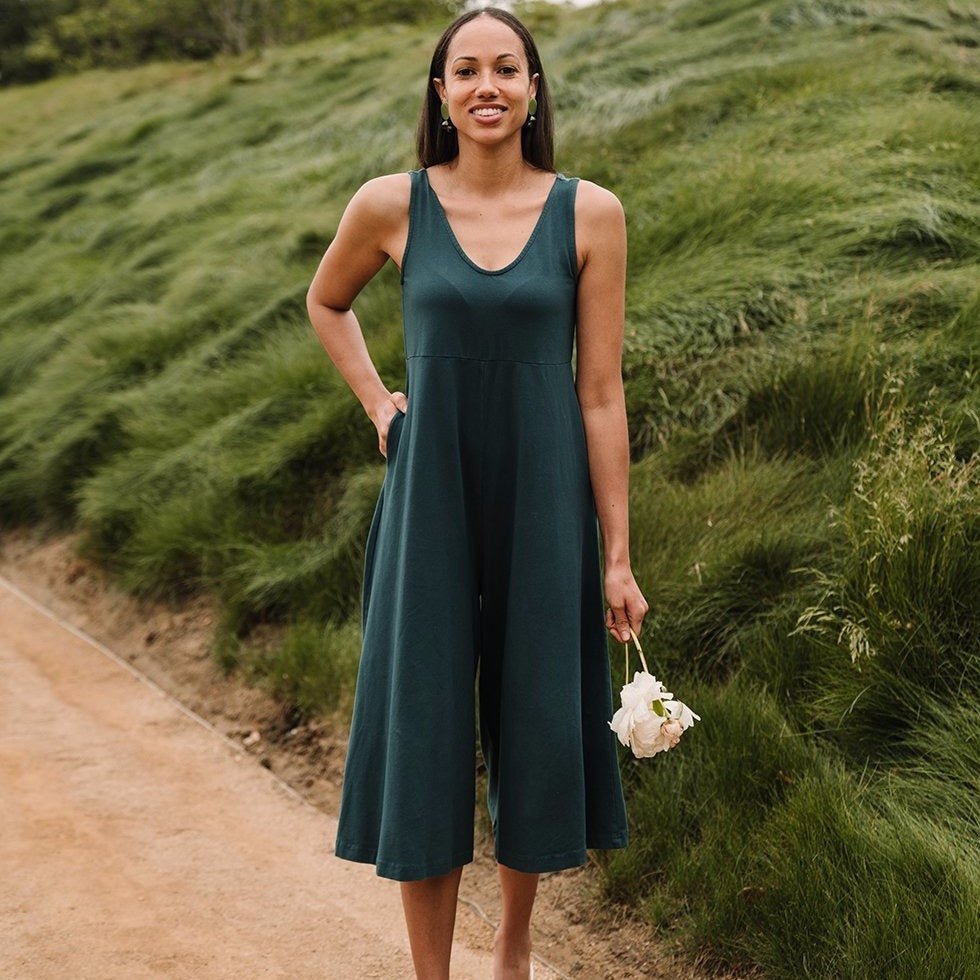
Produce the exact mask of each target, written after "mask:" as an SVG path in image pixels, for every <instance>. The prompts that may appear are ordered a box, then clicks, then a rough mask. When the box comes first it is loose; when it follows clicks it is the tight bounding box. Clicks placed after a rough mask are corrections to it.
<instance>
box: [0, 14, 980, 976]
mask: <svg viewBox="0 0 980 980" xmlns="http://www.w3.org/2000/svg"><path fill="white" fill-rule="evenodd" d="M184 2H185V0H179V2H177V0H175V5H174V7H173V11H172V14H173V16H172V17H171V19H170V21H169V22H168V24H167V25H165V26H166V27H167V28H168V29H169V28H171V27H172V28H173V29H174V30H175V31H176V33H177V34H178V35H179V37H178V41H180V42H183V41H187V42H188V43H189V42H190V40H191V39H194V43H195V44H203V45H204V49H203V50H202V51H197V49H195V50H194V51H191V50H182V49H181V50H178V49H177V48H172V49H170V53H171V54H172V55H177V56H179V57H182V58H183V57H185V56H188V55H190V56H191V58H192V59H193V58H197V59H200V56H201V55H202V54H204V53H207V54H210V53H211V52H213V51H220V50H221V49H222V45H223V44H224V43H225V42H223V41H221V40H220V39H216V37H215V36H214V35H210V36H209V35H207V33H206V29H207V21H206V19H205V20H204V21H202V22H201V23H202V24H203V25H204V26H203V28H202V31H203V33H202V31H199V32H198V33H197V34H192V33H187V32H182V31H180V30H178V29H177V28H178V26H179V24H180V23H181V20H180V16H179V15H180V11H182V10H186V9H189V7H186V6H182V4H184ZM436 6H437V5H433V6H429V5H425V4H423V5H414V6H413V11H412V12H411V13H410V12H408V11H407V10H405V11H402V14H404V16H403V17H402V19H401V20H400V21H399V22H392V23H384V24H383V25H382V26H380V27H357V26H356V24H361V23H363V21H364V19H368V20H370V19H372V18H374V17H377V18H378V19H383V18H384V17H385V16H386V14H387V13H388V12H390V11H391V10H393V9H394V8H393V7H390V6H388V5H385V6H382V5H381V4H380V0H379V2H378V3H376V4H375V3H365V4H355V5H353V6H351V5H345V6H344V7H343V9H342V10H341V8H340V6H339V5H335V4H333V3H332V2H330V0H323V2H320V3H313V4H308V5H303V7H302V9H301V7H300V5H298V4H297V5H293V4H283V5H279V6H278V7H277V11H278V12H277V17H279V20H278V21H277V28H276V29H277V30H279V31H282V32H283V33H281V34H280V35H277V36H278V38H279V39H280V40H284V39H288V38H290V37H298V36H303V37H309V38H310V39H309V40H305V41H303V42H302V43H298V44H296V45H293V46H289V47H278V48H277V47H266V48H265V49H264V51H263V54H262V57H261V58H257V57H252V56H250V55H246V56H237V55H234V54H229V55H227V56H226V57H223V58H218V59H216V60H215V61H214V62H212V63H207V62H205V61H203V60H183V61H181V62H179V63H176V64H174V63H170V64H167V63H163V62H155V63H152V64H146V65H143V66H142V67H140V68H137V69H132V70H117V71H114V72H104V71H85V72H81V73H79V74H77V75H75V76H74V77H73V78H72V79H71V81H70V84H69V83H68V80H60V79H52V80H50V81H49V82H46V83H45V84H44V85H36V86H30V87H27V86H21V87H16V86H8V87H7V88H6V89H5V90H3V91H2V92H0V112H2V114H3V117H4V120H5V125H6V131H5V136H4V140H5V142H4V143H3V145H2V147H0V204H2V207H3V213H4V222H3V225H2V226H0V258H2V261H3V266H4V275H3V277H0V521H2V522H3V523H4V524H16V523H20V522H37V523H42V524H46V525H48V526H50V527H58V526H61V527H72V528H76V529H78V530H79V531H81V535H82V542H83V545H82V547H83V549H84V550H85V552H86V553H87V554H89V555H90V556H92V557H93V558H95V559H97V560H99V561H101V562H103V563H104V564H105V565H107V566H108V567H110V568H111V569H112V570H113V571H114V572H115V573H116V574H117V576H118V579H119V582H120V583H121V584H122V585H124V586H125V587H127V588H129V589H131V590H133V591H134V592H137V593H142V594H149V595H159V596H164V597H171V598H179V597H180V596H182V595H184V594H185V593H187V592H190V591H193V590H196V589H207V590H209V591H210V592H212V593H213V594H214V595H215V596H216V597H217V598H218V600H219V602H220V605H221V609H222V620H221V623H220V628H219V630H218V631H217V634H216V636H215V644H214V655H215V657H216V658H217V659H218V661H219V662H220V663H222V664H223V665H224V666H225V667H227V668H228V669H236V670H240V671H242V672H243V674H244V675H245V676H247V677H250V678H252V679H254V680H255V681H256V682H257V683H262V684H266V685H268V687H269V690H271V691H272V692H273V693H274V695H275V696H276V697H278V698H280V699H281V700H282V702H283V705H284V710H285V711H286V712H287V713H288V714H290V716H293V715H295V716H301V715H314V714H319V713H337V714H338V715H340V716H344V715H345V714H346V713H348V712H349V710H350V706H351V698H352V692H353V689H354V681H355V676H356V670H357V657H358V651H359V636H360V624H359V598H360V585H361V582H360V576H361V572H362V568H363V558H364V555H363V546H364V541H365V536H366V531H367V527H368V523H369V521H370V518H371V514H372V511H373V507H374V504H375V501H376V499H377V492H378V488H379V486H380V482H381V480H382V478H383V472H384V462H383V458H382V457H381V455H380V453H379V451H378V445H377V439H376V433H375V431H374V428H373V426H372V425H371V423H370V421H369V420H368V419H367V418H366V417H365V414H364V412H363V410H362V409H361V406H360V405H359V404H358V403H357V402H356V400H355V399H354V398H353V397H352V395H351V392H350V389H349V387H348V386H347V385H346V383H345V382H344V380H343V378H342V377H341V376H340V374H339V372H337V371H336V370H335V369H334V367H333V366H332V365H331V363H330V361H329V358H327V357H326V355H325V353H324V351H323V349H322V347H321V345H320V343H319V342H318V340H317V338H316V336H315V335H314V334H313V332H312V330H311V329H310V324H309V321H308V319H307V313H306V310H305V291H306V288H307V286H308V284H309V282H310V280H311V278H312V276H313V273H314V271H315V268H316V264H317V262H318V261H319V257H320V256H321V255H322V253H323V250H324V249H325V248H326V246H327V243H328V242H329V241H330V240H331V237H332V235H333V234H334V232H335V230H336V228H337V223H338V221H339V220H340V216H341V214H342V211H343V208H344V206H345V205H346V203H347V201H348V200H349V198H350V195H351V194H352V193H353V192H354V190H355V189H356V188H357V186H358V185H359V183H361V182H362V181H364V180H367V179H369V178H370V177H373V176H376V175H378V174H380V173H385V172H394V171H400V170H405V169H407V168H408V167H409V166H412V165H414V163H415V161H414V156H413V143H412V136H413V130H414V124H415V119H416V116H417V112H418V108H419V102H420V99H421V95H422V92H423V88H424V86H425V84H426V78H425V74H426V69H427V65H428V59H429V56H430V53H431V47H432V44H433V43H434V41H435V37H436V35H437V33H438V29H439V28H441V26H442V24H443V23H444V22H445V20H447V19H448V14H445V15H444V11H443V10H442V8H441V7H440V8H439V9H438V10H437V9H436ZM2 9H3V10H6V9H8V8H7V7H3V8H2ZM110 9H111V10H112V11H114V12H115V13H116V14H117V15H118V16H115V20H114V21H113V22H112V23H110V22H109V21H107V20H106V18H105V16H104V15H105V12H106V11H107V10H110ZM161 9H166V8H161V7H160V6H159V5H143V6H142V7H139V9H137V7H136V6H133V5H132V4H131V3H130V2H129V0H111V2H108V0H107V2H105V3H92V4H73V3H68V2H65V3H64V4H56V3H54V2H52V3H51V4H50V5H48V6H42V5H40V4H38V5H35V6H33V7H32V10H33V14H32V16H33V15H34V14H36V15H37V19H36V21H35V22H33V23H32V24H31V25H25V24H24V23H23V22H20V23H19V26H18V24H16V23H12V24H11V25H10V26H9V30H7V25H4V30H7V33H5V34H3V35H0V36H2V37H3V38H4V42H3V43H4V50H3V59H4V61H3V64H4V72H5V75H4V77H5V79H9V76H8V75H7V67H6V66H7V65H8V64H9V58H10V56H11V51H12V50H13V48H14V47H16V44H19V43H20V41H18V42H16V44H15V43H14V42H11V41H10V40H9V39H10V38H14V39H15V40H16V38H17V37H19V38H20V39H21V41H23V40H24V38H25V37H27V36H28V35H29V37H30V38H31V39H34V40H33V41H31V43H34V41H36V39H37V38H38V37H40V34H39V33H38V32H39V31H41V29H42V28H43V29H44V30H46V31H48V32H49V35H50V37H52V38H54V37H55V34H54V33H53V32H54V30H55V26H54V25H56V24H60V25H61V27H60V29H61V30H62V32H63V35H64V37H65V38H69V37H72V38H75V41H73V42H72V43H76V42H77V47H76V48H75V49H73V50H75V51H76V54H75V55H73V56H72V57H74V58H76V60H75V62H74V64H75V65H76V66H81V65H84V64H92V63H94V61H93V60H92V59H93V58H103V59H107V60H111V59H113V58H116V59H121V60H117V61H116V62H115V63H116V64H125V63H127V62H126V60H125V59H126V58H128V57H136V58H137V59H138V60H143V59H146V58H149V57H150V56H151V55H156V54H159V53H161V49H158V48H155V47H154V46H153V45H155V44H157V43H160V44H162V43H163V40H162V39H163V38H164V37H165V32H157V31H156V28H154V27H153V24H154V18H158V19H159V18H160V17H161V16H163V15H162V13H161ZM255 9H256V10H257V11H259V10H262V9H264V10H266V12H268V11H269V10H270V9H271V8H269V7H266V8H262V7H261V6H260V5H259V6H256V7H255ZM523 9H524V10H525V12H526V14H527V17H528V19H529V21H530V22H531V23H532V24H533V25H534V27H535V29H536V31H537V36H538V41H539V45H540V48H541V51H542V55H543V58H544V61H545V64H546V66H547V70H548V72H549V75H550V80H551V83H552V87H553V90H554V95H555V100H556V106H557V129H558V134H559V165H560V167H561V169H562V170H563V172H565V173H568V174H575V175H579V176H582V177H584V178H586V179H591V180H594V181H597V182H599V183H601V184H603V185H604V186H606V187H608V188H610V189H611V190H613V191H614V192H615V193H616V194H617V195H618V196H619V197H620V199H621V200H622V201H623V203H624V206H625V210H626V214H627V219H628V225H629V234H630V264H629V270H628V276H629V278H628V289H627V322H626V330H625V338H624V358H623V360H624V364H623V373H624V379H625V387H626V396H627V409H628V416H629V421H630V446H631V452H632V466H631V500H630V513H631V519H630V536H631V557H632V560H633V569H634V572H635V574H636V577H637V580H638V582H639V583H640V586H641V588H642V589H643V590H644V593H645V595H646V596H647V598H648V600H649V601H650V603H651V607H652V611H651V615H650V616H649V617H648V620H647V622H646V623H645V624H644V628H643V642H644V649H645V651H646V653H647V655H648V659H649V660H650V662H651V666H652V667H653V668H654V669H655V670H656V671H657V672H658V676H662V677H663V678H664V679H665V681H667V682H668V684H669V686H670V688H671V689H672V690H673V691H674V692H675V693H676V694H677V696H678V697H680V698H682V699H683V700H685V701H686V702H687V703H688V704H690V705H691V706H692V707H693V708H694V710H696V711H697V712H698V713H699V714H700V715H701V716H702V721H701V722H700V723H699V724H698V725H697V726H695V728H694V729H692V730H691V732H689V733H687V734H686V735H685V736H684V741H683V743H682V746H681V747H679V748H678V749H677V750H672V751H671V752H670V753H667V754H666V755H665V756H659V757H657V758H656V759H654V760H643V761H638V760H633V759H632V758H631V757H630V756H629V755H627V754H624V756H623V760H624V765H623V771H624V777H625V781H626V788H627V793H628V803H629V811H630V819H631V823H632V843H631V847H630V848H628V849H625V850H622V851H615V852H609V853H607V854H604V855H601V856H600V859H601V863H602V867H603V882H604V886H605V890H606V897H607V898H608V899H609V900H610V901H617V902H623V903H627V904H628V905H629V906H630V907H631V908H632V909H633V910H635V911H636V912H637V913H638V914H639V915H641V916H645V917H646V918H647V919H648V920H649V921H650V923H651V924H652V925H656V926H658V927H663V928H664V929H670V930H671V935H672V936H675V937H676V938H677V939H678V941H680V942H683V943H684V944H685V945H686V946H687V948H688V949H689V950H690V951H691V953H692V954H696V955H697V956H698V957H699V958H700V959H701V960H702V961H703V962H709V961H710V962H712V963H713V964H714V965H716V966H718V967H719V968H720V969H721V968H724V967H733V966H740V967H741V966H744V967H746V968H748V967H750V966H751V965H752V964H757V965H760V966H761V967H762V968H763V969H764V970H765V973H766V975H767V976H772V977H786V978H793V980H798V978H800V977H807V978H820V980H840V978H842V977H852V976H853V977H858V976H862V977H863V976H881V975H887V976H888V977H889V980H891V978H896V980H911V978H913V977H915V978H916V980H918V978H920V977H923V976H924V977H936V978H937V980H938V978H942V980H948V978H950V977H956V978H964V980H965V978H968V977H971V976H973V975H974V973H975V966H976V963H977V962H978V960H980V955H978V937H977V931H976V923H977V918H976V909H977V904H978V887H980V886H978V881H980V870H978V860H980V858H978V854H980V852H978V849H977V844H976V842H977V841H978V840H980V812H978V806H977V802H976V801H977V800H978V799H980V786H978V784H977V772H978V771H980V758H978V756H977V746H978V745H980V729H978V724H980V723H978V721H977V712H976V711H975V705H976V698H977V696H978V693H980V691H978V688H980V648H978V640H977V638H978V636H980V622H978V612H977V602H976V598H975V597H976V595H977V594H978V587H980V558H978V555H980V548H978V547H977V545H978V544H980V540H978V537H980V534H978V532H980V506H978V501H980V498H978V492H980V491H978V480H977V476H978V474H977V465H978V464H977V459H978V458H980V457H978V456H977V453H978V451H980V425H978V423H977V419H978V417H980V394H978V392H980V386H978V384H977V379H978V371H980V364H978V354H980V344H978V338H980V291H978V289H977V282H978V275H977V265H978V262H977V259H978V255H980V241H978V232H977V229H978V228H980V220H978V219H980V195H978V192H977V186H976V174H977V173H978V172H980V144H978V143H977V141H976V140H973V139H970V138H969V137H970V135H971V134H972V132H973V129H974V128H975V122H974V116H975V106H974V103H975V101H976V100H975V94H976V90H977V85H978V77H977V71H976V65H975V61H974V59H973V54H972V53H973V52H974V51H975V49H976V45H977V41H978V37H977V34H978V25H980V19H978V17H977V14H976V12H975V11H973V10H972V9H971V8H970V7H969V5H963V4H955V3H946V2H945V0H942V2H940V0H924V2H917V3H912V2H908V0H889V2H886V3H877V2H876V3H870V2H849V3H838V2H818V0H806V2H803V0H801V2H795V0H752V2H749V0H686V2H682V3H675V2H667V0H652V2H650V0H647V2H639V0H620V2H616V3H608V4H603V5H599V6H596V7H592V8H586V9H582V10H576V11H573V10H569V9H562V10H556V9H555V8H554V7H552V6H540V5H532V6H527V7H525V8H523ZM100 11H101V13H100ZM22 12H23V11H22ZM334 15H336V16H338V17H340V16H341V15H342V16H343V17H344V18H347V19H346V20H344V21H343V23H342V24H340V26H341V27H342V28H343V29H342V30H335V31H334V32H333V33H331V34H330V36H329V38H328V39H318V38H316V36H315V34H316V31H317V30H319V29H320V28H319V27H318V28H316V30H314V29H313V28H312V27H311V25H312V24H314V22H315V23H316V24H321V25H327V24H328V18H329V17H330V16H334ZM416 15H417V16H418V17H423V18H424V17H429V16H430V15H432V16H433V18H434V19H433V21H432V23H428V24H423V25H422V26H416V25H415V24H414V22H410V21H411V20H412V19H413V18H415V17H416ZM400 16H401V15H400ZM63 18H64V19H63ZM100 18H101V20H100ZM290 18H292V20H290ZM437 21H438V23H437ZM337 23H338V24H339V22H337ZM71 25H74V28H73V30H74V31H75V33H74V34H73V33H71V32H70V31H69V30H68V27H69V26H71ZM140 25H143V27H140ZM146 25H149V27H147V26H146ZM144 28H145V33H144V36H145V37H147V38H149V39H150V40H148V41H147V42H146V44H147V45H149V47H147V48H145V49H144V50H142V52H141V53H139V54H137V55H133V52H132V50H131V49H127V45H130V44H132V43H134V42H133V39H134V38H135V37H137V36H138V34H139V30H143V29H144ZM324 29H326V27H325V26H324ZM17 31H20V34H17V33H16V32H17ZM25 32H26V33H25ZM100 32H101V33H100ZM113 32H115V33H113ZM290 32H294V33H290ZM59 36H61V35H59ZM97 36H98V37H99V38H102V40H100V41H98V43H96V41H95V38H96V37H97ZM209 37H210V39H209ZM239 37H242V35H239ZM244 37H245V46H246V47H249V46H251V45H252V44H255V43H258V41H257V40H256V38H258V39H259V40H260V41H261V43H262V44H263V45H265V44H266V41H267V38H266V36H265V34H264V33H263V31H262V30H259V31H258V34H249V33H248V32H246V34H245V35H244ZM106 39H108V40H106ZM110 42H111V43H110ZM51 43H52V44H54V42H53V41H52V42H51ZM59 43H60V42H59ZM66 43H67V42H66ZM175 43H176V42H175ZM9 44H13V47H8V45H9ZM229 44H230V46H228V47H227V48H226V50H227V51H229V52H233V51H234V50H236V48H235V46H234V44H233V43H230V42H229ZM22 50H26V48H25V47H24V46H23V45H22ZM37 50H38V51H41V49H40V48H38V49H37ZM58 50H60V49H57V47H56V46H55V47H51V48H49V53H52V52H54V53H53V54H51V56H52V58H57V57H60V55H59V54H57V51H58ZM65 50H66V51H67V50H68V49H67V48H66V49H65ZM41 53H42V54H43V51H42V52H41ZM66 63H67V61H66ZM100 63H104V62H100ZM355 308H356V311H357V315H358V317H359V320H360V322H361V325H362V328H363V331H364V334H365V340H366V343H367V345H368V347H369V350H370V353H371V356H372V360H373V361H374V363H375V365H376V367H377V369H378V372H379V374H380V376H381V377H382V378H383V380H384V382H385V384H386V385H387V386H388V388H389V389H390V390H394V389H396V388H402V389H403V390H404V385H405V362H404V343H403V337H402V334H401V323H400V318H401V308H400V295H399V283H398V275H397V270H395V269H394V267H393V266H390V265H389V266H387V267H386V268H385V269H384V270H383V272H382V274H381V275H379V276H378V277H377V278H376V279H375V280H374V281H372V283H371V284H369V286H368V287H367V288H366V289H365V290H364V292H363V293H362V294H361V295H360V296H359V297H358V298H357V301H356V304H355ZM852 653H853V654H854V656H852ZM610 664H611V668H612V669H613V671H614V674H613V676H614V679H615V680H617V681H618V679H619V677H621V676H622V673H621V671H622V667H623V664H622V659H621V657H618V656H616V655H613V656H611V661H610ZM617 687H618V684H617ZM344 720H345V721H346V718H344ZM481 778H482V776H481ZM481 799H482V796H481ZM480 816H481V818H482V822H481V824H480V826H481V827H482V828H483V830H486V829H487V828H486V814H485V812H484V811H483V810H482V806H481V814H480ZM883 964H884V965H883ZM882 971H886V972H885V973H883V972H882ZM971 971H973V973H971Z"/></svg>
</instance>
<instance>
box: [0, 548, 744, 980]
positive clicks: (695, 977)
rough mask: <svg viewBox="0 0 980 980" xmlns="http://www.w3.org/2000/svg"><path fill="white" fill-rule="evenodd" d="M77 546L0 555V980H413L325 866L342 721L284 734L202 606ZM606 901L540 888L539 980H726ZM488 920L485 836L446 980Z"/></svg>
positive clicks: (382, 923) (404, 943)
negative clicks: (151, 593) (130, 577)
mask: <svg viewBox="0 0 980 980" xmlns="http://www.w3.org/2000/svg"><path fill="white" fill-rule="evenodd" d="M75 540H76V538H75V536H73V535H66V536H58V537H47V538H44V537H42V536H40V535H39V533H38V532H35V531H32V530H25V529H16V530H12V531H6V532H4V533H2V534H0V575H2V576H3V577H4V578H5V579H6V581H3V580H2V579H0V663H2V665H3V674H4V676H5V683H4V687H3V690H2V691H0V780H2V783H3V785H4V788H5V789H4V794H3V796H2V797H0V817H2V822H3V826H4V828H5V830H4V834H3V835H0V860H2V865H3V867H4V868H5V872H4V877H5V879H6V887H5V888H4V889H3V890H2V893H0V926H2V930H0V931H2V932H3V934H4V936H5V939H4V941H3V943H0V973H2V975H4V976H9V977H11V978H17V980H40V978H45V980H46V978H59V980H60V978H62V977H65V976H73V977H78V978H92V980H96V978H97V980H109V978H115V977H119V978H126V980H136V978H139V977H157V976H160V975H166V976H168V977H175V978H187V980H210V978H224V977H229V978H230V977H232V976H235V977H248V978H252V977H289V978H293V980H296V978H311V980H312V978H314V977H317V978H323V977H326V978H338V980H340V978H343V980H348V978H361V977H365V978H366V977H388V978H395V977H398V978H406V980H410V978H412V977H413V976H414V972H413V970H412V965H411V957H410V953H409V945H408V935H407V931H406V928H405V924H404V918H403V915H402V908H401V899H400V891H399V887H398V883H397V882H394V881H390V880H388V879H384V878H381V877H379V876H377V875H376V874H375V872H374V868H373V866H372V865H369V864H359V863H354V862H349V861H343V860H340V859H336V858H334V857H333V855H332V846H333V839H334V836H333V835H334V831H335V828H336V814H337V809H338V804H339V798H340V787H341V782H342V776H343V765H344V755H345V747H346V737H347V736H346V728H345V726H346V721H347V719H346V718H344V717H339V716H338V717H324V718H317V719H315V720H311V721H307V722H300V723H299V724H296V723H294V720H292V719H290V718H288V717H285V716H284V711H283V706H282V705H281V704H279V703H277V702H275V701H274V700H272V699H271V698H270V697H269V696H267V695H266V694H265V693H264V692H263V691H261V690H260V689H258V688H256V687H254V686H249V685H248V684H247V683H245V682H244V681H243V680H242V679H241V678H240V677H238V676H237V675H235V674H234V673H232V674H230V675H227V674H226V673H225V672H224V671H223V670H221V668H220V667H219V666H218V665H217V664H216V663H215V660H214V658H213V657H212V655H211V654H210V653H209V650H210V639H211V636H212V633H213V630H214V624H215V622H216V621H217V618H218V613H217V610H216V608H215V606H214V603H213V601H212V600H211V599H210V598H209V597H207V596H198V597H195V598H194V599H191V600H188V601H186V602H184V603H182V604H181V605H180V606H172V605H167V604H164V603H159V602H151V601H148V600H145V599H137V598H134V597H132V596H130V595H127V594H125V593H123V592H121V591H119V590H118V589H117V588H116V587H115V586H114V585H113V583H112V581H111V580H110V579H109V578H108V577H107V576H106V575H105V574H104V572H103V571H102V570H101V569H100V568H99V567H97V566H95V565H93V564H91V563H90V562H87V561H85V560H84V559H82V558H79V557H78V556H77V554H76V551H75V547H74V545H75ZM161 694H162V695H164V696H162V697H161ZM161 803H164V804H165V805H159V804H161ZM7 828H10V829H9V830H8V829H7ZM598 880H599V879H598V873H597V869H596V868H595V867H594V866H593V865H592V864H591V863H590V864H587V865H585V866H583V867H582V868H577V869H570V870H564V871H560V872H554V873H551V874H542V875H541V877H540V880H539V885H538V897H537V900H536V903H535V910H534V916H533V919H532V943H533V949H534V960H535V975H536V980H554V978H575V980H624V978H631V977H646V978H661V977H663V978H668V977H669V978H671V980H708V978H715V980H718V978H721V980H735V977H736V975H735V974H733V973H722V972H717V971H713V970H712V969H711V968H710V960H708V959H707V958H705V959H704V960H703V961H697V962H692V961H691V959H690V958H685V957H683V956H682V955H680V954H679V953H677V951H676V950H674V949H673V948H672V946H671V943H670V940H669V937H667V936H665V935H662V934H659V933H658V931H657V930H656V929H655V928H654V927H652V926H651V925H650V924H649V923H646V922H643V921H641V920H640V919H639V918H637V917H636V916H635V915H634V914H632V913H631V912H630V910H628V909H626V908H617V907H612V908H610V907H609V906H608V905H607V904H605V903H603V902H601V901H600V900H599V891H598ZM499 915H500V899H499V886H498V882H497V873H496V865H495V862H494V859H493V848H492V841H490V839H489V838H488V837H487V836H486V835H485V834H481V833H479V832H478V839H477V841H476V851H475V855H474V860H473V862H472V863H471V864H468V865H466V866H465V868H464V870H463V876H462V881H461V885H460V892H459V904H458V907H457V916H456V931H455V939H454V947H453V961H452V962H453V976H454V977H457V976H458V977H461V978H462V977H473V978H477V977H479V978H485V980H489V978H491V977H492V975H493V967H492V961H491V958H490V954H489V950H490V947H491V942H492V938H493V930H494V928H495V926H496V923H497V922H498V920H499ZM748 975H749V974H748V973H744V974H741V975H740V976H743V977H744V976H748Z"/></svg>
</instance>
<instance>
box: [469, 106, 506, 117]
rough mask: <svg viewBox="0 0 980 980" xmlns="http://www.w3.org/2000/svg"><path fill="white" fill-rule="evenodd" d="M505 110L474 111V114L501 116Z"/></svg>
mask: <svg viewBox="0 0 980 980" xmlns="http://www.w3.org/2000/svg"><path fill="white" fill-rule="evenodd" d="M503 111H504V110H503V109H489V108H488V109H474V110H473V113H474V115H477V116H499V115H500V113H502V112H503Z"/></svg>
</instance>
